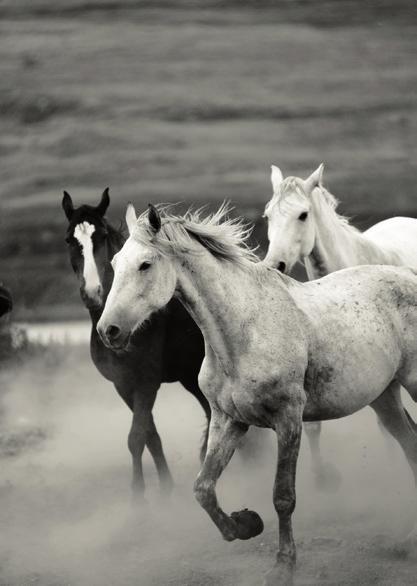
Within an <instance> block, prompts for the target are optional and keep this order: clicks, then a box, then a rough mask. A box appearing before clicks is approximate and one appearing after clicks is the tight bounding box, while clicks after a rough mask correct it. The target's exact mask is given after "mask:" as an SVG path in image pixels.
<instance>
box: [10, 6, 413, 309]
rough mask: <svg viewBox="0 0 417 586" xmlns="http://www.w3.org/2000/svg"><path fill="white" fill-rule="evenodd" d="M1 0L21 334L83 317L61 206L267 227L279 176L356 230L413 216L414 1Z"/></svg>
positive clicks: (13, 278)
mask: <svg viewBox="0 0 417 586" xmlns="http://www.w3.org/2000/svg"><path fill="white" fill-rule="evenodd" d="M202 5H203V4H202V3H201V4H200V3H197V2H190V1H185V0H176V1H174V0H170V1H169V0H166V1H164V2H138V1H136V2H133V1H129V0H120V1H119V2H118V1H116V0H114V1H110V0H108V1H106V0H103V1H100V0H84V1H82V0H55V1H54V2H53V1H52V0H0V18H1V20H0V38H1V42H0V157H1V159H0V160H1V164H0V197H1V212H2V213H1V220H0V222H1V237H0V252H1V258H2V261H1V262H2V264H1V273H0V277H1V279H2V280H3V281H4V282H5V283H7V284H8V285H10V286H11V287H12V289H13V292H14V295H15V298H16V301H17V308H18V312H19V313H20V315H21V316H25V317H27V316H31V315H32V316H33V317H34V318H36V317H39V316H47V317H51V318H52V317H55V316H64V315H65V316H68V315H70V316H74V317H75V316H76V315H80V314H81V315H83V312H82V308H81V303H80V301H79V300H78V290H77V286H76V282H75V278H74V276H73V275H72V272H71V270H70V268H69V263H68V261H67V257H66V250H65V242H64V232H65V221H64V216H63V213H62V211H61V208H60V200H61V196H62V190H63V189H67V190H68V191H70V193H71V194H72V195H73V198H74V201H76V202H78V203H84V202H93V201H96V200H98V198H99V196H100V194H101V191H102V190H103V188H104V187H106V186H107V185H109V186H110V189H111V194H112V201H113V209H112V210H111V213H110V216H111V217H112V218H113V219H114V220H115V221H118V220H119V218H120V217H121V216H122V214H123V208H124V206H125V204H126V202H127V201H129V200H131V201H133V202H134V203H135V205H136V207H137V208H138V209H139V210H140V209H141V208H143V207H144V206H145V205H146V203H147V202H148V201H153V202H157V201H182V202H185V203H191V202H197V203H199V204H200V203H206V202H211V203H212V205H216V204H217V203H218V202H220V201H221V200H223V199H224V198H227V199H231V200H232V201H233V202H234V203H235V205H236V206H237V209H238V211H239V212H241V213H243V214H245V215H246V217H247V218H248V219H250V220H251V221H254V220H257V222H258V223H257V230H256V234H255V237H256V239H258V240H260V241H261V243H263V242H264V240H265V230H264V225H263V223H262V221H261V220H260V219H259V217H260V212H261V210H262V208H263V205H264V203H265V202H266V200H267V199H268V198H269V195H270V185H269V165H270V164H271V163H273V162H274V163H277V164H279V165H280V166H281V167H282V168H283V170H284V172H285V173H287V174H300V175H301V176H304V175H306V174H307V173H309V172H310V171H311V170H313V169H314V168H315V167H317V165H318V163H320V162H321V161H325V162H326V185H327V186H328V187H329V189H330V190H331V191H332V192H333V193H335V194H336V195H337V196H338V197H339V198H340V199H341V200H342V202H343V205H342V210H343V211H345V212H346V213H348V214H349V215H351V216H355V218H356V223H357V224H358V225H361V226H365V225H368V224H369V223H372V222H373V221H376V220H378V219H381V218H383V217H386V216H389V215H394V214H409V215H417V146H416V144H417V141H416V137H417V118H416V111H417V99H416V98H417V95H416V94H417V34H416V33H417V5H416V3H415V2H414V1H413V2H411V1H405V0H400V1H398V2H394V1H391V2H388V1H385V0H380V1H376V0H372V1H369V2H359V1H356V0H355V1H352V0H351V1H349V0H338V1H335V0H333V1H324V0H323V1H313V0H308V1H307V0H304V1H303V0H298V1H296V0H292V1H290V0H286V1H282V2H272V1H260V2H254V1H253V2H248V1H245V2H237V1H236V2H233V1H226V2H219V1H216V0H210V1H208V2H205V3H204V8H203V9H202V8H200V6H202Z"/></svg>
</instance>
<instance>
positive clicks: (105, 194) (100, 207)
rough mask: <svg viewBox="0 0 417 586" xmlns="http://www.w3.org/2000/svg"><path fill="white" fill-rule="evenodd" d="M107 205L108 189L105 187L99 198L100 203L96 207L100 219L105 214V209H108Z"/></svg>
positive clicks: (108, 203)
mask: <svg viewBox="0 0 417 586" xmlns="http://www.w3.org/2000/svg"><path fill="white" fill-rule="evenodd" d="M109 205H110V195H109V188H108V187H106V189H105V190H104V191H103V195H102V196H101V202H100V203H99V204H98V206H97V207H96V211H97V213H98V214H100V216H101V217H103V216H104V214H105V213H106V212H107V208H108V207H109Z"/></svg>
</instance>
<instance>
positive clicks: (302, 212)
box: [264, 164, 417, 488]
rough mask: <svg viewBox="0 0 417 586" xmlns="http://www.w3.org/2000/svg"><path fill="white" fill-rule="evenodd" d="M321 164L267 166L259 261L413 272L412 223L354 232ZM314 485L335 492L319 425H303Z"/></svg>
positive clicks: (415, 241) (312, 270)
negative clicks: (264, 245)
mask: <svg viewBox="0 0 417 586" xmlns="http://www.w3.org/2000/svg"><path fill="white" fill-rule="evenodd" d="M322 178H323V164H321V165H320V166H319V167H318V169H317V170H316V171H314V173H312V174H311V175H310V177H308V179H306V180H302V179H300V178H299V177H287V178H286V179H284V177H283V175H282V172H281V170H280V169H279V168H278V167H276V166H275V165H272V172H271V182H272V189H273V196H272V198H271V200H270V201H269V202H268V203H267V205H266V207H265V214H264V215H265V217H266V218H267V221H268V239H269V247H268V252H267V255H266V257H265V260H264V262H265V263H267V264H268V265H270V266H273V267H276V268H278V269H279V270H281V271H282V272H285V273H288V272H290V271H291V269H292V268H293V266H294V265H295V263H296V262H298V261H300V262H303V263H304V265H305V268H306V271H307V275H308V277H309V279H318V278H320V277H324V276H325V275H328V274H329V273H332V272H334V271H338V270H340V269H345V268H347V267H352V266H357V265H364V264H388V265H397V266H411V267H414V268H417V220H415V219H413V218H402V217H396V218H390V219H389V220H384V221H383V222H379V223H378V224H375V225H374V226H372V228H369V230H366V231H365V232H363V233H362V232H360V231H359V230H357V229H356V228H354V227H353V226H352V225H351V224H349V221H348V220H347V219H346V218H344V217H343V216H340V215H339V214H338V213H337V212H336V207H337V204H338V201H337V199H336V198H335V197H334V196H333V195H332V194H331V193H329V192H328V191H327V190H326V189H325V188H324V187H323V184H322ZM304 429H305V431H306V433H307V437H308V440H309V444H310V450H311V455H312V459H313V470H314V473H315V478H316V483H317V485H318V486H319V487H322V488H335V487H336V486H337V485H338V484H339V473H338V472H337V470H336V469H335V468H334V467H333V466H331V465H330V464H329V463H325V462H324V461H323V459H322V455H321V452H320V446H319V439H320V433H321V423H320V422H317V423H311V424H307V425H306V426H305V428H304Z"/></svg>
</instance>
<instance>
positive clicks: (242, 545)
mask: <svg viewBox="0 0 417 586" xmlns="http://www.w3.org/2000/svg"><path fill="white" fill-rule="evenodd" d="M66 353H67V356H66V357H65V359H60V360H55V358H54V356H53V357H52V359H51V360H49V361H46V362H45V360H44V359H41V358H36V359H33V360H29V361H28V362H27V363H26V364H24V365H22V366H20V367H19V368H17V369H15V370H13V371H9V372H7V373H6V374H4V373H3V378H2V386H3V389H2V419H1V427H2V429H1V437H7V435H8V434H10V436H12V437H14V436H16V437H25V435H26V436H27V437H28V438H29V441H28V442H27V443H26V444H25V443H23V444H22V445H21V446H20V448H19V449H16V450H15V451H14V452H13V451H12V452H10V451H8V452H5V453H3V455H2V458H1V460H0V526H1V531H0V584H2V585H6V584H7V585H9V586H18V585H19V586H21V585H26V584H27V585H29V584H35V585H42V586H58V585H59V586H61V585H69V586H70V585H71V586H73V585H74V586H84V585H85V586H87V585H88V586H96V585H103V584H104V585H114V586H125V585H133V584H134V585H138V586H155V585H158V586H159V585H174V586H180V585H181V586H183V585H189V586H214V585H216V586H221V585H225V586H232V585H233V586H235V585H238V584H242V585H244V586H249V585H253V586H255V585H258V584H261V582H262V575H263V573H264V572H265V571H267V570H268V569H269V568H270V567H271V566H272V564H273V561H274V552H275V550H276V539H277V521H276V517H275V512H274V508H273V504H272V484H273V477H274V469H275V455H276V445H275V444H276V442H275V437H274V434H273V433H272V432H269V431H258V430H254V431H253V432H251V435H250V438H249V444H250V449H247V450H243V451H242V453H237V454H236V455H235V456H234V458H233V460H232V462H231V464H230V466H229V468H228V469H227V470H226V472H225V474H224V477H223V478H222V479H221V482H220V483H219V491H218V492H219V499H220V501H221V502H222V504H223V505H224V507H225V509H226V510H228V511H232V510H238V509H241V508H243V507H249V508H252V509H254V510H256V511H258V512H259V513H260V514H261V515H262V517H263V519H264V521H265V532H264V533H263V534H262V535H261V536H259V537H257V538H256V539H254V540H251V541H248V542H236V543H226V542H223V541H222V539H221V537H220V535H219V534H218V532H217V530H216V529H215V528H214V526H213V525H212V523H211V521H210V520H209V519H208V517H206V514H205V513H204V512H203V511H202V510H201V509H200V508H199V506H198V504H197V503H196V502H195V500H194V498H193V494H192V485H193V481H194V478H195V476H196V474H197V472H198V469H199V461H198V449H199V445H200V440H201V434H202V431H203V428H204V417H203V414H202V412H201V410H200V407H199V405H198V404H197V403H196V401H195V400H194V399H193V398H192V397H191V396H190V395H188V393H187V392H186V391H184V390H183V389H182V387H181V386H180V385H177V384H176V385H164V386H163V387H162V389H161V391H160V393H159V396H158V400H157V404H156V407H155V418H156V424H157V427H158V429H159V431H160V434H161V437H162V440H163V445H164V448H165V452H166V456H167V459H168V462H169V464H170V467H171V471H172V473H173V476H174V479H175V483H176V487H175V490H174V493H173V495H172V496H171V497H170V498H169V499H168V500H164V499H163V498H162V496H161V495H160V493H159V488H158V479H157V475H156V472H155V470H154V466H153V462H152V461H151V459H150V457H149V455H148V454H147V453H146V452H145V456H144V472H145V477H146V483H147V490H146V503H145V504H144V505H142V506H137V505H135V503H133V502H132V500H131V494H130V473H131V470H130V455H129V453H128V450H127V445H126V437H127V433H128V429H129V425H130V413H129V411H128V409H127V408H126V407H125V406H124V404H123V403H122V401H121V399H120V398H119V397H118V395H117V394H116V392H115V391H114V389H113V387H112V385H111V384H109V383H107V382H106V381H105V380H104V379H102V378H101V377H100V375H99V374H98V373H97V372H96V371H95V369H94V367H93V365H92V364H91V361H90V358H89V354H88V348H87V347H85V349H82V351H80V350H77V351H76V352H75V351H74V353H73V354H72V350H71V349H70V348H69V349H68V352H66ZM64 354H65V353H64ZM410 403H411V401H407V404H408V406H409V408H410V411H411V413H412V414H413V415H414V417H415V418H417V410H416V408H415V406H414V404H410ZM33 430H41V433H40V434H39V433H38V434H36V433H34V432H33ZM13 434H14V436H13ZM322 447H323V454H324V457H325V459H326V461H328V462H329V463H331V464H332V465H334V466H336V467H337V469H338V470H339V471H340V472H341V474H342V484H341V486H340V488H339V489H338V490H337V491H336V492H334V493H331V494H323V493H321V492H320V491H318V490H317V488H316V487H315V485H314V477H313V474H312V471H311V459H310V454H309V451H308V446H307V442H306V438H303V445H302V450H301V457H300V460H299V467H298V482H297V489H298V492H297V498H298V502H297V510H296V515H295V535H296V540H297V543H298V547H299V570H298V577H297V580H298V582H297V583H299V584H358V583H360V584H375V583H377V584H387V585H388V584H390V586H392V585H393V584H413V583H414V576H415V572H416V569H417V565H416V561H415V559H414V558H413V556H411V558H410V556H408V557H405V556H403V555H402V553H401V552H400V553H399V552H398V551H397V550H396V547H395V543H396V542H398V541H400V540H401V539H402V537H403V536H404V535H405V534H406V533H407V532H408V531H409V530H410V529H411V528H412V526H413V523H414V520H415V514H416V506H415V505H416V501H415V491H414V486H413V479H412V475H411V473H410V472H409V470H408V467H407V465H406V463H405V461H404V457H403V455H402V453H401V452H400V450H399V448H398V447H397V445H396V444H394V443H393V442H392V441H390V440H387V438H386V437H384V436H383V435H382V434H381V431H380V429H379V428H378V425H377V423H376V420H375V416H374V414H373V412H372V411H371V410H369V409H366V410H364V411H362V412H361V413H359V414H357V415H355V416H353V417H350V418H347V419H344V420H341V421H336V422H328V423H324V425H323V438H322ZM247 452H249V454H248V453H247Z"/></svg>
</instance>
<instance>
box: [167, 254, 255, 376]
mask: <svg viewBox="0 0 417 586" xmlns="http://www.w3.org/2000/svg"><path fill="white" fill-rule="evenodd" d="M177 275H178V281H177V296H178V297H179V299H180V301H181V302H182V304H183V305H184V306H185V308H186V309H187V311H188V312H189V314H190V315H191V317H192V318H193V319H194V321H195V322H196V324H197V325H198V326H199V328H200V330H201V331H202V333H203V336H204V340H205V344H206V349H207V347H208V348H210V349H211V351H212V352H213V353H214V355H215V357H216V359H217V361H218V362H219V363H220V364H221V367H222V369H223V371H224V372H225V373H226V374H228V375H230V374H231V373H232V372H233V369H234V367H235V364H236V359H237V358H238V357H239V355H240V354H241V349H242V347H245V340H244V336H245V327H244V321H245V319H248V318H250V315H251V314H252V313H253V311H254V310H256V307H257V300H258V299H259V288H257V287H256V278H255V277H254V275H253V274H251V269H248V270H246V269H245V268H243V267H240V266H237V265H235V264H233V263H232V262H227V261H219V260H217V259H216V258H214V257H213V255H212V254H211V253H210V252H208V251H206V250H204V249H202V252H201V254H193V253H184V254H182V255H181V257H179V258H178V259H177Z"/></svg>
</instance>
